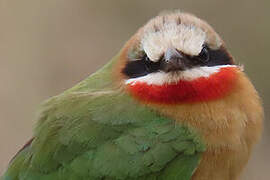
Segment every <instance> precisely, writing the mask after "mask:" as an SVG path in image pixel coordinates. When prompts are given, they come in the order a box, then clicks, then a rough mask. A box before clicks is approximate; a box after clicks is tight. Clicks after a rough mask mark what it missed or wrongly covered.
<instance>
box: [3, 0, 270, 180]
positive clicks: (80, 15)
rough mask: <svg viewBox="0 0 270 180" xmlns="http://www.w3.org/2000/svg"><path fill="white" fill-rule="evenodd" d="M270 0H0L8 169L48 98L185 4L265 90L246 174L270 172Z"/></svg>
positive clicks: (250, 178) (256, 176) (255, 179)
mask: <svg viewBox="0 0 270 180" xmlns="http://www.w3.org/2000/svg"><path fill="white" fill-rule="evenodd" d="M269 2H270V1H267V0H265V1H263V0H257V1H254V0H237V1H235V0H226V1H225V0H224V1H217V0H216V1H214V0H203V1H198V0H197V1H195V0H182V1H181V0H177V1H176V0H166V1H165V0H164V1H162V0H118V1H116V0H115V1H113V0H111V1H102V0H92V1H91V0H73V1H72V0H46V1H45V0H43V1H41V0H24V1H22V0H0V143H1V144H0V174H1V172H3V170H4V169H5V167H6V166H7V164H8V161H9V159H10V158H11V157H12V156H13V155H14V154H15V153H16V151H17V150H18V149H19V148H20V147H21V146H22V145H23V144H24V143H25V142H26V141H27V140H28V139H29V138H31V135H32V132H31V130H32V127H33V126H34V124H35V122H34V114H35V113H34V112H35V109H36V107H37V105H38V104H39V103H40V102H41V101H43V100H45V99H47V98H48V97H51V96H54V95H57V94H59V93H61V92H62V91H63V90H65V89H67V88H69V87H72V86H73V85H74V84H76V83H77V82H79V81H81V80H82V79H84V78H85V77H87V76H88V75H89V74H91V73H92V72H94V71H95V70H96V69H98V68H100V67H101V66H102V65H103V64H104V63H106V62H107V61H108V60H109V59H110V58H111V57H112V56H113V55H115V54H116V53H117V51H118V50H119V49H120V48H121V46H122V45H123V43H124V42H125V41H126V40H128V39H129V37H130V36H131V35H132V34H133V33H134V32H135V31H136V30H137V29H138V28H139V27H140V26H141V25H143V24H144V23H145V22H146V21H147V20H148V19H149V18H151V17H153V16H155V15H156V14H157V13H158V12H160V11H161V10H166V9H182V10H185V11H188V12H192V13H195V14H196V15H198V16H199V17H201V18H204V19H206V20H207V21H208V22H209V23H210V24H212V25H213V26H214V28H215V29H216V30H217V31H218V32H219V33H220V34H221V36H222V37H223V38H224V40H225V42H226V43H227V46H228V48H229V50H230V51H231V52H232V54H233V55H234V57H235V58H236V60H237V61H238V62H240V63H242V64H244V65H245V71H246V73H247V74H248V75H249V77H250V78H251V80H252V81H253V82H254V84H255V86H256V88H257V89H258V91H259V92H260V94H261V96H262V99H263V101H264V107H265V112H266V119H265V132H264V135H263V141H262V142H261V143H260V145H259V146H258V147H257V148H256V152H255V153H254V154H253V156H252V160H251V161H250V162H249V166H248V168H247V169H246V171H245V173H244V175H243V179H247V180H267V179H270V156H269V152H270V151H269V150H270V142H269V140H270V136H269V132H268V131H269V130H270V126H269V125H270V123H269V117H270V111H269V108H270V95H269V92H270V84H269V79H270V70H269V65H270V58H269V52H270V51H269V49H270V41H269V40H270V38H269V37H270V35H269V32H270V20H269V17H270V3H269Z"/></svg>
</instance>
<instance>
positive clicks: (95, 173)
mask: <svg viewBox="0 0 270 180" xmlns="http://www.w3.org/2000/svg"><path fill="white" fill-rule="evenodd" d="M117 58H118V57H117V56H116V57H115V58H114V59H115V60H117ZM115 60H113V61H111V62H110V63H108V64H107V65H105V66H104V68H102V69H101V70H99V71H98V72H96V73H95V74H93V75H92V76H90V77H89V78H87V79H86V80H84V81H82V82H81V83H79V84H78V85H77V86H75V87H73V88H71V89H70V90H68V91H66V92H64V93H63V94H61V95H60V96H56V97H54V98H51V99H50V100H48V101H47V102H45V103H44V105H43V106H42V107H41V111H40V113H39V116H38V123H37V126H36V128H35V131H34V136H33V140H32V141H29V143H28V144H26V146H25V147H24V148H23V149H22V150H21V151H19V153H18V154H17V155H16V156H15V157H14V158H13V160H12V161H11V162H10V164H9V167H8V169H7V171H6V172H5V174H4V176H3V177H2V179H3V180H37V179H38V180H76V179H80V180H84V179H85V180H86V179H87V180H98V179H101V180H122V179H123V180H124V179H128V180H146V179H149V180H150V179H151V180H154V179H158V180H163V179H164V180H174V179H177V180H187V179H190V177H191V176H192V173H193V172H194V170H195V169H196V167H197V165H198V163H199V161H200V156H201V152H203V151H204V144H203V143H202V141H201V140H200V138H199V136H198V135H197V134H196V132H195V131H194V130H192V129H190V128H188V127H185V126H183V125H181V124H179V123H177V124H176V123H175V121H173V120H171V119H168V118H166V117H163V116H161V115H159V114H157V113H156V112H155V111H154V110H151V109H150V108H148V107H146V106H144V105H142V104H139V103H136V102H135V100H134V99H132V98H131V97H130V96H129V95H127V94H126V93H124V92H123V91H121V90H115V89H114V88H112V85H111V82H112V80H111V69H112V65H113V63H115V62H116V61H115Z"/></svg>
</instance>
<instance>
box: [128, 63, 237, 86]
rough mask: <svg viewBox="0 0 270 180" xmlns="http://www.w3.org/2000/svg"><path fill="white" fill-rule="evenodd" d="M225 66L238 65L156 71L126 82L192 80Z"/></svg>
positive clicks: (156, 82)
mask: <svg viewBox="0 0 270 180" xmlns="http://www.w3.org/2000/svg"><path fill="white" fill-rule="evenodd" d="M224 67H237V66H236V65H220V66H211V67H208V66H202V67H196V68H192V69H188V70H185V71H179V72H168V73H166V72H161V71H159V72H154V73H150V74H148V75H146V76H141V77H137V78H131V79H128V80H126V84H131V85H133V84H135V83H137V82H142V83H147V84H149V85H163V84H175V83H177V82H178V81H180V80H185V81H192V80H195V79H197V78H201V77H205V78H207V77H210V76H211V75H212V74H214V73H217V72H219V71H220V69H221V68H224Z"/></svg>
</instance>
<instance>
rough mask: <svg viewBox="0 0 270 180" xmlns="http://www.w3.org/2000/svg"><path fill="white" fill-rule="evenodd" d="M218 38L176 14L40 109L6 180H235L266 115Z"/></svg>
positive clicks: (146, 28) (143, 31) (153, 23)
mask: <svg viewBox="0 0 270 180" xmlns="http://www.w3.org/2000/svg"><path fill="white" fill-rule="evenodd" d="M261 101H262V100H261V98H260V97H259V95H258V93H257V91H256V89H255V88H254V86H253V84H252V83H251V81H250V80H249V78H248V77H247V75H246V74H245V72H244V68H243V66H241V65H240V64H238V63H236V61H235V60H234V57H233V56H232V55H231V54H230V53H229V51H228V49H227V47H226V45H225V43H224V41H223V40H222V39H221V37H220V36H219V35H218V34H217V32H216V31H215V30H214V29H213V28H212V27H211V26H210V25H209V24H208V23H207V22H206V21H204V20H202V19H200V18H198V17H197V16H195V15H193V14H190V13H186V12H182V11H171V12H166V13H162V14H159V15H157V16H156V17H154V18H152V19H150V20H149V21H148V22H147V23H146V24H145V25H143V26H142V27H141V28H140V29H139V30H138V31H137V32H136V33H135V34H134V35H133V36H132V37H131V38H130V39H129V40H128V41H127V42H126V43H125V45H124V46H123V48H122V49H121V50H120V51H119V53H118V54H117V55H115V56H114V57H113V58H112V60H110V61H109V62H108V63H107V64H105V65H104V66H103V67H102V68H101V69H99V70H98V71H96V72H95V73H93V74H91V75H90V76H89V77H87V78H86V79H85V80H83V81H81V82H80V83H78V84H77V85H75V86H74V87H72V88H70V89H68V90H66V91H64V92H63V93H62V94H60V95H57V96H54V97H52V98H50V99H48V100H47V101H45V102H44V103H42V105H41V106H40V108H39V110H38V116H37V123H36V126H35V128H34V130H33V136H32V138H31V139H30V140H29V141H28V142H27V143H26V144H25V145H24V147H23V148H22V149H21V150H19V152H18V153H17V154H16V155H15V156H14V157H13V158H12V159H11V161H10V163H9V164H8V167H7V169H6V171H5V172H4V174H3V176H2V180H37V179H39V180H49V179H50V180H78V179H80V180H86V179H87V180H237V179H239V178H240V175H241V173H242V171H243V169H244V167H245V166H246V164H247V162H248V160H249V158H250V155H251V153H252V150H253V147H254V145H255V144H257V143H258V141H259V140H260V137H261V132H262V126H263V117H264V112H263V107H262V102H261Z"/></svg>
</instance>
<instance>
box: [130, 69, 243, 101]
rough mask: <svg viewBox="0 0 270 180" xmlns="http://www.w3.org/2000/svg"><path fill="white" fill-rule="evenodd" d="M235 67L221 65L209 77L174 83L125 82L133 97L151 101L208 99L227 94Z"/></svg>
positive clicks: (233, 76) (235, 75)
mask: <svg viewBox="0 0 270 180" xmlns="http://www.w3.org/2000/svg"><path fill="white" fill-rule="evenodd" d="M238 70H239V68H237V67H223V68H220V70H219V71H218V72H216V73H213V74H212V75H211V76H209V77H200V78H197V79H194V80H191V81H187V80H179V81H178V82H177V83H174V84H163V85H154V84H147V83H146V82H135V83H131V84H127V89H128V91H129V92H130V93H131V95H132V96H134V97H135V98H137V99H139V100H142V101H146V102H152V103H161V104H179V103H187V102H189V103H192V102H201V101H210V100H215V99H219V98H222V97H224V96H226V95H228V94H229V93H230V92H231V91H232V89H233V87H234V85H235V82H236V78H237V71H238Z"/></svg>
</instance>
